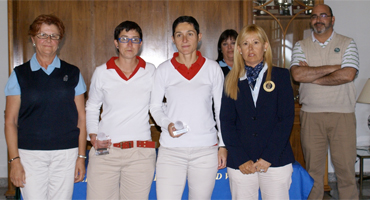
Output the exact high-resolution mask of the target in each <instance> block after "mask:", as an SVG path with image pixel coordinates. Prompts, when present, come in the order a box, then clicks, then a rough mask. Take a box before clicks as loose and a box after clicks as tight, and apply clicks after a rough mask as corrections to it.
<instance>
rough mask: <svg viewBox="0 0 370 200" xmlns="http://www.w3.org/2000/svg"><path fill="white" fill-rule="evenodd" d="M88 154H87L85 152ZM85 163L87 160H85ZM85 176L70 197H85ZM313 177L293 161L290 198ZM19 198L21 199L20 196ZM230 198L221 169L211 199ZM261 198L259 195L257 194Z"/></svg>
mask: <svg viewBox="0 0 370 200" xmlns="http://www.w3.org/2000/svg"><path fill="white" fill-rule="evenodd" d="M87 155H88V154H87ZM86 164H87V162H86ZM87 181H88V180H87V179H86V176H85V178H84V180H83V181H82V182H79V183H75V184H74V190H73V196H72V199H76V200H77V199H78V200H81V199H86V186H87ZM313 182H314V181H313V179H312V178H311V176H310V175H309V174H308V172H307V171H306V170H305V169H304V168H303V167H302V166H301V165H300V164H299V163H298V162H297V161H296V162H295V163H293V174H292V184H291V186H290V190H289V196H290V199H307V197H308V195H309V194H310V192H311V189H312V186H313ZM155 183H156V181H155V175H154V178H153V183H152V187H151V190H150V193H149V200H155V199H157V198H156V185H155ZM188 191H189V189H188V185H187V184H186V186H185V189H184V193H183V196H182V198H181V199H188ZM21 199H23V198H22V197H21ZM215 199H220V200H221V199H222V200H228V199H231V193H230V185H229V179H228V176H227V170H226V168H225V169H221V170H219V171H218V173H217V176H216V184H215V188H214V190H213V194H212V200H215ZM259 199H261V195H260V196H259Z"/></svg>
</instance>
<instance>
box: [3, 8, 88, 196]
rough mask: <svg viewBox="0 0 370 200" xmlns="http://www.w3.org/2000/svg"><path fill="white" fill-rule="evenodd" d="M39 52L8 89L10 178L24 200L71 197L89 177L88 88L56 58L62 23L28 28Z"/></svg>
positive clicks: (45, 20)
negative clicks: (81, 182)
mask: <svg viewBox="0 0 370 200" xmlns="http://www.w3.org/2000/svg"><path fill="white" fill-rule="evenodd" d="M28 34H29V35H30V36H31V40H32V43H33V47H34V48H35V51H36V53H35V54H34V55H33V56H32V58H31V60H30V61H28V62H26V63H24V64H22V65H20V66H18V67H15V68H14V70H13V72H12V74H11V75H10V77H9V80H8V83H7V85H6V87H5V95H6V111H5V136H6V142H7V145H8V153H9V156H10V158H11V159H10V160H9V163H10V166H11V168H10V176H9V178H10V180H11V182H12V183H13V184H14V185H15V186H16V187H20V188H21V192H22V196H23V198H24V199H72V193H73V185H74V182H79V181H82V180H83V178H84V175H85V158H86V156H85V152H86V124H85V109H84V107H85V106H84V104H85V98H84V93H85V91H86V85H85V83H84V80H83V78H82V76H81V73H80V70H79V69H78V68H77V67H76V66H73V65H71V64H68V63H66V62H64V61H63V60H60V59H59V58H58V56H57V50H58V48H59V44H60V41H61V40H62V39H63V36H64V25H63V22H62V21H61V20H60V19H59V18H57V17H56V16H54V15H40V16H38V17H37V18H36V19H35V20H34V21H33V23H32V24H31V25H30V29H29V32H28Z"/></svg>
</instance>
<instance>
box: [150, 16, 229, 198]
mask: <svg viewBox="0 0 370 200" xmlns="http://www.w3.org/2000/svg"><path fill="white" fill-rule="evenodd" d="M201 38H202V34H201V33H200V32H199V24H198V22H197V21H196V20H195V19H194V18H193V17H191V16H181V17H178V18H177V19H176V20H175V21H174V22H173V25H172V41H173V42H174V44H175V45H176V48H177V50H178V52H176V53H174V54H173V58H171V59H170V60H167V61H165V62H164V63H162V64H161V65H160V66H159V67H158V69H157V70H156V74H155V78H154V84H153V91H152V97H151V102H150V106H151V107H150V112H151V114H152V116H153V118H154V119H155V121H156V122H157V124H158V125H160V126H161V128H162V133H161V137H160V140H159V141H160V143H161V146H160V147H159V152H158V161H157V168H156V178H157V182H156V186H157V188H156V189H157V198H158V199H181V196H182V194H183V190H184V187H185V183H186V181H188V185H189V199H211V196H212V192H213V187H214V185H215V177H216V173H217V170H218V169H222V168H224V167H225V166H226V156H227V151H226V149H225V148H223V146H224V144H223V142H222V138H221V133H220V132H219V131H217V130H216V128H215V125H216V121H217V126H218V125H219V123H218V122H219V120H218V119H219V118H218V115H219V111H220V104H221V96H222V86H223V80H224V75H223V73H222V70H221V69H220V67H219V65H218V64H217V62H215V61H213V60H209V59H208V58H205V57H203V56H202V54H201V53H200V52H199V51H197V46H198V42H199V41H200V40H201ZM164 96H165V97H166V100H167V105H166V107H165V106H163V105H162V100H163V97H164ZM212 100H213V101H214V108H215V109H214V111H215V114H216V121H215V120H214V117H213V110H212ZM178 121H179V122H182V124H181V125H180V123H176V122H178ZM218 127H219V126H218ZM183 128H185V129H187V130H186V131H187V132H186V133H176V131H180V130H182V129H183ZM218 130H220V129H218ZM217 136H218V137H217ZM219 147H220V148H219Z"/></svg>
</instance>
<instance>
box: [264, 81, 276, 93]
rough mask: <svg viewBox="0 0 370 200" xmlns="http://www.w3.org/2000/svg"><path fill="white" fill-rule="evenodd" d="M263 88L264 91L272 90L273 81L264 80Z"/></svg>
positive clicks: (273, 86) (273, 87)
mask: <svg viewBox="0 0 370 200" xmlns="http://www.w3.org/2000/svg"><path fill="white" fill-rule="evenodd" d="M263 89H264V90H265V91H266V92H272V91H273V90H274V89H275V83H274V82H273V81H266V82H265V83H264V84H263Z"/></svg>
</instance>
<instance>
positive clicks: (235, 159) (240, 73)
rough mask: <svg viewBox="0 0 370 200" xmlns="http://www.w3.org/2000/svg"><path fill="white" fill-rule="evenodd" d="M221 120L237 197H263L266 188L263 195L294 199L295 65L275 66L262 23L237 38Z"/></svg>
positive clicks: (272, 197)
mask: <svg viewBox="0 0 370 200" xmlns="http://www.w3.org/2000/svg"><path fill="white" fill-rule="evenodd" d="M220 120H221V132H222V137H223V140H224V143H225V145H226V148H227V150H228V157H227V172H228V174H229V178H230V189H231V194H232V198H233V199H258V189H261V194H262V199H289V188H290V184H291V175H292V172H293V168H292V163H293V162H294V156H293V152H292V149H291V146H290V143H289V136H290V132H291V129H292V126H293V120H294V101H293V90H292V87H291V84H290V75H289V71H288V70H287V69H284V68H277V67H272V53H271V47H270V43H269V41H268V38H267V36H266V33H265V31H264V30H263V29H262V28H261V27H259V26H257V25H250V26H247V27H244V28H243V29H242V31H241V32H240V34H239V36H238V38H237V39H236V45H235V50H234V66H233V68H232V70H231V71H230V73H229V74H228V76H227V77H226V81H225V90H224V94H223V97H222V104H221V113H220Z"/></svg>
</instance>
